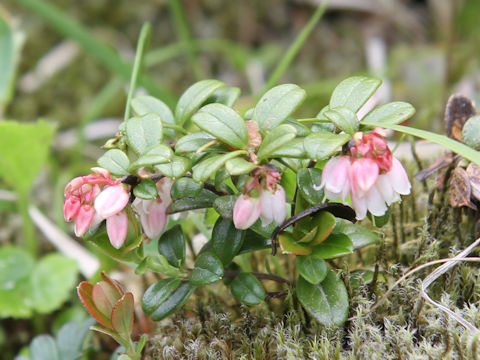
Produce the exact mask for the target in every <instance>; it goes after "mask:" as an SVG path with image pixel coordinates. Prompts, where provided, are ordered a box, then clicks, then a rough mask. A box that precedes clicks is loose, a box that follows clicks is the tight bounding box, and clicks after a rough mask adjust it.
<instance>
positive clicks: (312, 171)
mask: <svg viewBox="0 0 480 360" xmlns="http://www.w3.org/2000/svg"><path fill="white" fill-rule="evenodd" d="M321 182H322V170H320V169H316V168H308V169H301V170H299V171H298V173H297V186H298V190H299V191H300V194H301V195H302V197H303V198H304V199H305V200H306V201H307V202H308V203H309V204H310V205H314V206H315V205H318V204H320V203H321V202H322V200H323V196H324V194H323V189H320V190H316V188H317V189H318V188H319V187H320V184H321Z"/></svg>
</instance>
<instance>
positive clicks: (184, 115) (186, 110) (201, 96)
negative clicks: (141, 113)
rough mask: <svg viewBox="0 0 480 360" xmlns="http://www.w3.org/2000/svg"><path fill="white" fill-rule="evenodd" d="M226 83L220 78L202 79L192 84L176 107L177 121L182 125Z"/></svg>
mask: <svg viewBox="0 0 480 360" xmlns="http://www.w3.org/2000/svg"><path fill="white" fill-rule="evenodd" d="M223 86H225V84H224V83H223V82H221V81H218V80H201V81H199V82H196V83H195V84H193V85H192V86H190V87H189V88H188V89H187V90H186V91H185V92H184V93H183V95H182V96H181V97H180V99H179V100H178V104H177V107H176V109H175V118H176V119H177V123H178V124H180V125H182V124H184V123H185V122H186V121H187V120H188V119H190V117H191V116H192V115H193V113H194V112H195V111H197V109H198V108H199V107H200V106H202V104H203V103H204V102H205V101H206V100H207V99H208V98H209V97H210V96H212V94H213V93H214V92H215V91H216V90H217V89H219V88H221V87H223Z"/></svg>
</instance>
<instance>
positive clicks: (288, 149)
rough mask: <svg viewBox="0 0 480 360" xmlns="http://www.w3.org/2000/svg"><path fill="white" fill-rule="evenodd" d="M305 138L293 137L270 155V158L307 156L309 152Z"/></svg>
mask: <svg viewBox="0 0 480 360" xmlns="http://www.w3.org/2000/svg"><path fill="white" fill-rule="evenodd" d="M303 140H304V139H298V138H297V139H293V140H291V141H290V142H288V143H286V144H285V145H282V146H280V147H279V148H277V149H276V150H274V151H273V152H272V153H271V154H270V155H268V157H270V158H299V159H302V158H306V157H307V153H306V152H305V147H304V146H303Z"/></svg>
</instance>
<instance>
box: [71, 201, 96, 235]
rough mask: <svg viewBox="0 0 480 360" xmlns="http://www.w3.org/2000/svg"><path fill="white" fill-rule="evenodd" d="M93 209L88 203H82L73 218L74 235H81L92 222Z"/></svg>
mask: <svg viewBox="0 0 480 360" xmlns="http://www.w3.org/2000/svg"><path fill="white" fill-rule="evenodd" d="M94 216H95V210H94V209H93V207H91V206H90V205H82V206H81V207H80V210H79V211H78V215H77V218H76V220H75V235H77V236H83V234H85V233H86V232H87V230H88V228H89V227H90V225H91V224H92V220H93V217H94Z"/></svg>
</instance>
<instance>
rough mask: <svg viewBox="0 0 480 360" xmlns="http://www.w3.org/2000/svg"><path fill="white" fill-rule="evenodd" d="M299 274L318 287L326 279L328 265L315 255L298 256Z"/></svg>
mask: <svg viewBox="0 0 480 360" xmlns="http://www.w3.org/2000/svg"><path fill="white" fill-rule="evenodd" d="M297 270H298V273H299V274H300V275H301V276H302V277H303V278H304V279H305V280H307V281H308V282H309V283H310V284H313V285H316V284H318V283H320V282H322V281H323V279H325V277H326V276H327V272H328V267H327V263H326V262H325V260H323V259H318V258H316V257H315V256H313V255H304V256H297Z"/></svg>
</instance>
